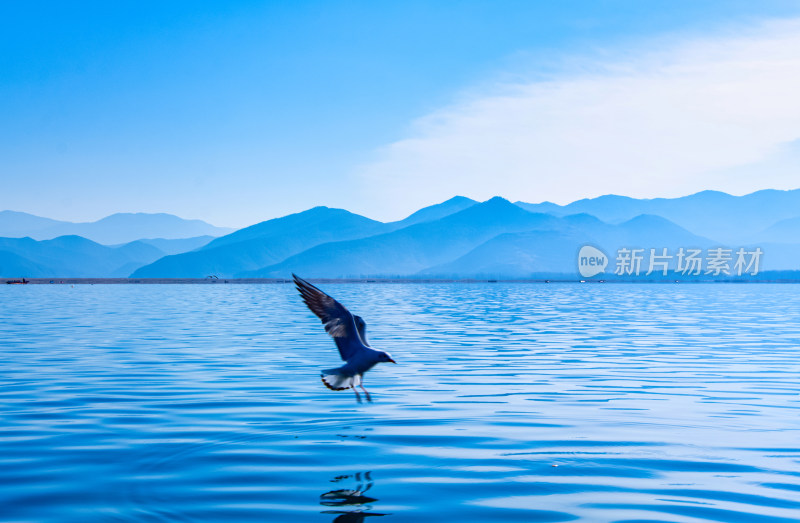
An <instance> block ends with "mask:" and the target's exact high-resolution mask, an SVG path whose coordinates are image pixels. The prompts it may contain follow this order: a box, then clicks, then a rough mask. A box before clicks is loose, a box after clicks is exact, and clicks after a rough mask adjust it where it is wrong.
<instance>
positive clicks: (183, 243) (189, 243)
mask: <svg viewBox="0 0 800 523" xmlns="http://www.w3.org/2000/svg"><path fill="white" fill-rule="evenodd" d="M213 239H214V237H213V236H195V237H194V238H178V239H175V240H168V239H166V238H142V239H140V240H137V241H140V242H142V243H146V244H148V245H152V246H153V247H155V248H156V249H158V250H160V251H162V252H163V253H164V254H180V253H182V252H189V251H193V250H196V249H199V248H200V247H203V246H205V245H207V244H208V242H210V241H211V240H213ZM111 247H121V245H112V246H111Z"/></svg>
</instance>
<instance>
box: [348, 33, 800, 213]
mask: <svg viewBox="0 0 800 523" xmlns="http://www.w3.org/2000/svg"><path fill="white" fill-rule="evenodd" d="M627 54H628V56H627V57H626V58H625V60H624V61H619V62H616V63H608V64H606V65H605V66H601V68H600V69H601V70H598V68H596V67H595V68H594V70H593V72H592V73H591V74H577V75H570V76H568V75H563V77H562V78H561V79H553V80H549V81H531V82H529V83H525V82H520V83H517V84H515V85H508V84H504V85H500V84H498V85H496V86H495V87H494V88H493V89H492V92H488V93H487V92H484V93H483V94H477V95H472V96H470V97H468V98H467V99H465V100H463V101H461V102H458V103H455V104H453V105H452V106H450V107H445V108H443V109H441V110H439V111H436V112H434V113H432V114H429V115H427V116H425V117H423V118H420V119H419V120H418V121H416V122H414V123H413V125H412V131H411V136H409V137H408V138H406V139H403V140H400V141H397V142H394V143H392V144H389V145H387V146H386V147H385V148H383V149H382V150H380V151H378V152H377V158H376V160H375V161H374V162H372V163H369V164H367V165H364V166H362V167H361V168H360V169H359V170H358V171H357V172H356V173H355V177H356V178H357V179H358V181H359V184H360V185H362V186H363V187H364V191H365V197H366V199H368V201H370V202H371V203H370V204H369V205H370V207H369V208H364V209H363V211H364V212H365V213H367V214H368V215H371V216H375V217H377V218H397V217H399V216H401V215H403V214H404V213H407V212H409V211H410V210H413V209H415V208H418V207H420V206H422V205H425V204H430V203H432V202H435V201H441V200H444V199H446V198H449V197H450V196H453V195H454V194H464V195H466V196H470V197H473V198H476V199H486V198H489V197H491V196H494V195H498V194H499V195H503V196H506V197H508V198H512V199H521V200H525V201H533V202H536V201H543V200H550V201H556V202H559V203H566V202H569V201H573V200H576V199H579V198H582V197H592V196H598V195H601V194H607V193H617V194H625V195H630V196H635V197H654V196H680V195H684V194H689V193H692V192H696V191H700V190H704V189H718V190H725V191H728V192H731V193H734V194H744V193H747V192H752V191H755V190H758V189H763V188H781V189H789V188H796V187H798V186H800V176H798V174H800V173H798V170H797V169H796V168H795V167H796V164H795V163H794V162H790V161H789V160H787V161H781V158H787V159H791V158H795V157H796V155H791V154H789V155H787V154H785V151H786V147H787V146H791V142H796V141H797V140H798V139H800V98H798V97H797V92H800V20H785V21H772V22H768V23H764V24H762V25H760V26H759V27H757V28H755V29H753V30H752V31H750V32H749V33H748V34H745V35H736V36H732V35H723V36H717V37H714V38H704V39H694V40H690V41H686V42H683V43H680V44H673V45H672V47H671V48H669V49H660V50H656V51H652V50H650V51H642V52H640V53H639V56H638V57H631V54H630V53H627ZM795 145H796V143H795Z"/></svg>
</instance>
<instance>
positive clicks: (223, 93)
mask: <svg viewBox="0 0 800 523" xmlns="http://www.w3.org/2000/svg"><path fill="white" fill-rule="evenodd" d="M798 18H800V4H798V3H797V2H789V1H772V2H770V1H765V2H750V1H735V0H734V1H706V2H703V1H697V0H694V1H680V0H673V1H669V2H667V1H664V2H658V1H652V2H641V1H585V2H578V1H576V2H532V1H527V2H490V1H485V2H484V1H481V2H476V1H465V2H414V1H403V2H245V1H243V2H225V3H221V2H199V1H193V2H179V1H175V2H146V1H139V2H77V3H66V2H17V3H10V2H9V3H5V4H4V5H3V6H2V7H0V178H1V179H0V181H2V184H3V187H4V191H3V192H2V195H0V209H12V210H19V211H26V212H31V213H34V214H39V215H43V216H48V217H53V218H58V219H68V220H76V221H82V220H94V219H98V218H100V217H103V216H105V215H107V214H110V213H113V212H120V211H125V212H134V211H144V212H170V213H174V214H178V215H180V216H183V217H187V218H201V219H205V220H208V221H210V222H212V223H214V224H218V225H225V226H244V225H248V224H251V223H255V222H258V221H261V220H264V219H267V218H271V217H275V216H280V215H283V214H286V213H289V212H296V211H299V210H303V209H306V208H309V207H312V206H315V205H329V206H336V207H344V208H347V209H349V210H352V211H354V212H360V213H363V214H366V215H368V216H370V217H374V218H378V219H393V218H399V217H402V216H403V215H404V214H408V213H410V212H412V211H413V210H415V209H416V208H418V207H420V206H422V205H425V204H429V203H435V202H436V201H441V200H443V199H446V198H447V197H449V196H452V195H455V194H463V195H466V196H471V197H474V198H479V199H485V198H487V197H489V196H491V195H493V194H500V195H502V196H504V197H507V198H509V199H512V200H517V199H521V200H525V201H532V202H536V201H542V200H553V201H558V202H559V203H566V202H567V201H571V200H574V199H578V198H581V197H587V196H596V195H598V194H602V193H604V192H617V193H622V194H630V195H632V196H678V195H680V194H686V193H689V192H694V191H695V190H701V189H720V190H727V191H729V192H733V193H737V192H738V193H743V192H749V191H750V190H756V189H758V188H767V187H775V188H784V189H788V188H794V187H798V186H800V173H798V172H797V170H796V169H795V167H796V166H797V165H798V162H797V160H798V159H800V145H798V144H800V141H799V140H800V124H798V122H800V118H798V111H797V109H798V108H797V103H798V102H797V101H796V100H793V99H792V98H797V97H796V96H794V97H792V96H789V94H787V93H789V92H790V88H791V87H792V86H793V85H795V86H796V88H795V89H794V92H797V90H800V77H799V76H798V74H800V68H798V67H796V66H797V63H798V60H800V50H798V51H795V50H794V49H795V48H797V49H800V46H792V44H793V43H795V37H794V35H795V34H797V32H798V31H797V26H796V25H795V24H796V23H797V19H798ZM776 49H777V50H778V51H777V52H776V51H775V50H776ZM754 64H755V65H754ZM787 64H788V66H787ZM753 78H757V79H761V81H751V80H752V79H753ZM775 86H782V87H781V88H780V89H775ZM784 88H785V89H784ZM698 93H699V94H698ZM702 93H706V94H705V95H702ZM704 96H705V97H704ZM726 97H727V98H726ZM754 100H756V101H758V100H761V102H759V103H754V102H753V101H754ZM717 101H719V103H718V104H717ZM768 102H769V103H768ZM715 105H719V107H716V108H715V107H714V106H715ZM787 105H788V106H789V107H786V106H787ZM654 108H658V110H657V111H656V110H655V109H654ZM551 113H552V114H551ZM593 129H595V131H593ZM692 132H697V133H698V136H697V137H696V138H695V137H692V136H691V135H692ZM707 136H713V137H714V140H712V141H711V142H709V143H706V142H705V141H704V140H705V137H707ZM550 141H552V143H551V142H550ZM567 145H568V146H567ZM695 146H696V147H697V150H695V149H694V147H695ZM599 165H601V166H603V168H601V169H597V166H599ZM765 173H766V174H765Z"/></svg>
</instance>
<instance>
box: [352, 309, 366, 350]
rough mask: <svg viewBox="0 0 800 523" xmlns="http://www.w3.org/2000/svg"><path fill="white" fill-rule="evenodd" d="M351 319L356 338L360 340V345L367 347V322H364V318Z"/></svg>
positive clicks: (354, 317) (355, 317)
mask: <svg viewBox="0 0 800 523" xmlns="http://www.w3.org/2000/svg"><path fill="white" fill-rule="evenodd" d="M353 319H354V320H355V322H356V329H358V337H359V338H361V343H363V344H364V345H366V346H367V347H369V342H368V341H367V322H365V321H364V318H362V317H361V316H358V315H355V314H354V315H353Z"/></svg>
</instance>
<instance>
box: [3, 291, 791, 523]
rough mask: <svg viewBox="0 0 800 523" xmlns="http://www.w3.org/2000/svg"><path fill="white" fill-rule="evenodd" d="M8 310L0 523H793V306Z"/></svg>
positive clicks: (392, 297) (284, 296)
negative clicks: (358, 374) (367, 399)
mask: <svg viewBox="0 0 800 523" xmlns="http://www.w3.org/2000/svg"><path fill="white" fill-rule="evenodd" d="M8 287H12V288H9V289H6V288H0V292H2V297H0V307H2V310H0V313H1V314H0V317H2V318H3V319H2V320H0V321H2V322H3V325H2V327H3V330H4V332H5V333H6V334H7V335H6V336H5V337H4V338H3V339H2V340H0V407H2V409H1V410H0V418H1V419H2V430H0V487H1V488H0V520H2V521H29V522H30V521H38V522H70V521H76V522H78V521H81V522H83V521H181V522H184V521H186V522H191V521H230V522H245V521H264V520H269V521H327V522H330V521H336V522H339V523H342V522H344V523H347V522H351V523H357V522H363V521H364V520H365V519H367V518H382V519H381V521H387V522H390V521H409V520H413V521H415V523H424V522H429V521H430V522H434V521H435V522H436V523H440V521H441V520H442V519H443V518H447V519H454V520H458V521H459V522H462V523H470V522H478V521H498V520H502V521H575V520H585V521H618V522H629V523H633V522H645V521H649V522H654V521H670V522H687V523H689V522H697V521H726V522H751V521H752V522H784V521H799V520H800V488H798V487H797V483H798V482H797V479H798V476H800V467H798V465H799V464H800V448H799V447H798V445H797V441H798V436H799V435H800V421H798V420H800V416H798V414H800V412H798V410H800V396H798V393H800V385H799V384H798V378H797V377H798V373H799V372H800V363H799V362H798V359H797V353H798V349H799V348H800V296H799V295H798V294H797V293H796V291H795V288H794V287H793V286H788V285H786V286H780V285H736V286H733V285H730V286H726V285H679V286H678V285H676V286H666V285H591V286H590V285H553V284H550V285H504V284H493V285H480V284H475V285H459V284H450V285H443V284H437V285H416V284H415V285H396V284H385V285H384V284H374V285H329V286H326V288H327V289H329V290H330V291H331V293H332V294H334V295H335V296H336V297H337V298H338V299H340V301H342V302H343V303H345V304H347V305H349V306H350V307H351V308H353V309H354V310H355V311H357V312H360V313H362V314H363V315H364V316H366V317H367V321H368V322H369V335H370V339H371V341H372V342H373V344H374V345H375V346H377V347H380V348H384V349H386V350H389V351H390V352H392V354H393V355H394V356H395V357H396V358H397V359H398V361H399V362H400V365H397V366H385V367H379V368H377V369H376V370H374V371H372V372H371V373H370V374H369V375H368V376H367V379H366V385H367V387H368V388H369V389H370V390H371V392H372V394H373V396H374V398H375V400H376V401H375V402H374V403H371V404H370V403H365V404H357V403H355V401H354V398H353V397H352V394H350V393H348V392H341V393H333V392H330V391H328V390H327V389H325V388H324V387H322V386H321V385H320V384H319V379H318V372H319V370H320V369H321V368H327V367H331V366H334V365H336V364H337V355H336V352H335V349H334V348H333V345H332V344H331V342H330V340H329V339H328V338H327V337H326V335H325V333H324V332H323V331H322V329H321V328H320V327H319V322H318V321H317V320H316V319H315V318H313V317H312V316H311V315H310V314H309V313H308V311H307V310H305V308H304V306H303V305H302V303H300V301H299V300H298V299H297V297H296V296H295V293H294V291H293V289H292V288H291V287H290V286H288V285H286V286H280V285H275V286H272V285H264V286H259V285H252V286H250V285H236V286H185V285H180V286H179V285H176V286H169V285H162V286H155V285H154V286H149V285H148V286H144V285H142V286H137V285H130V286H101V285H94V286H76V287H74V288H71V287H69V288H68V287H66V286H27V287H22V286H20V287H13V286H8Z"/></svg>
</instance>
